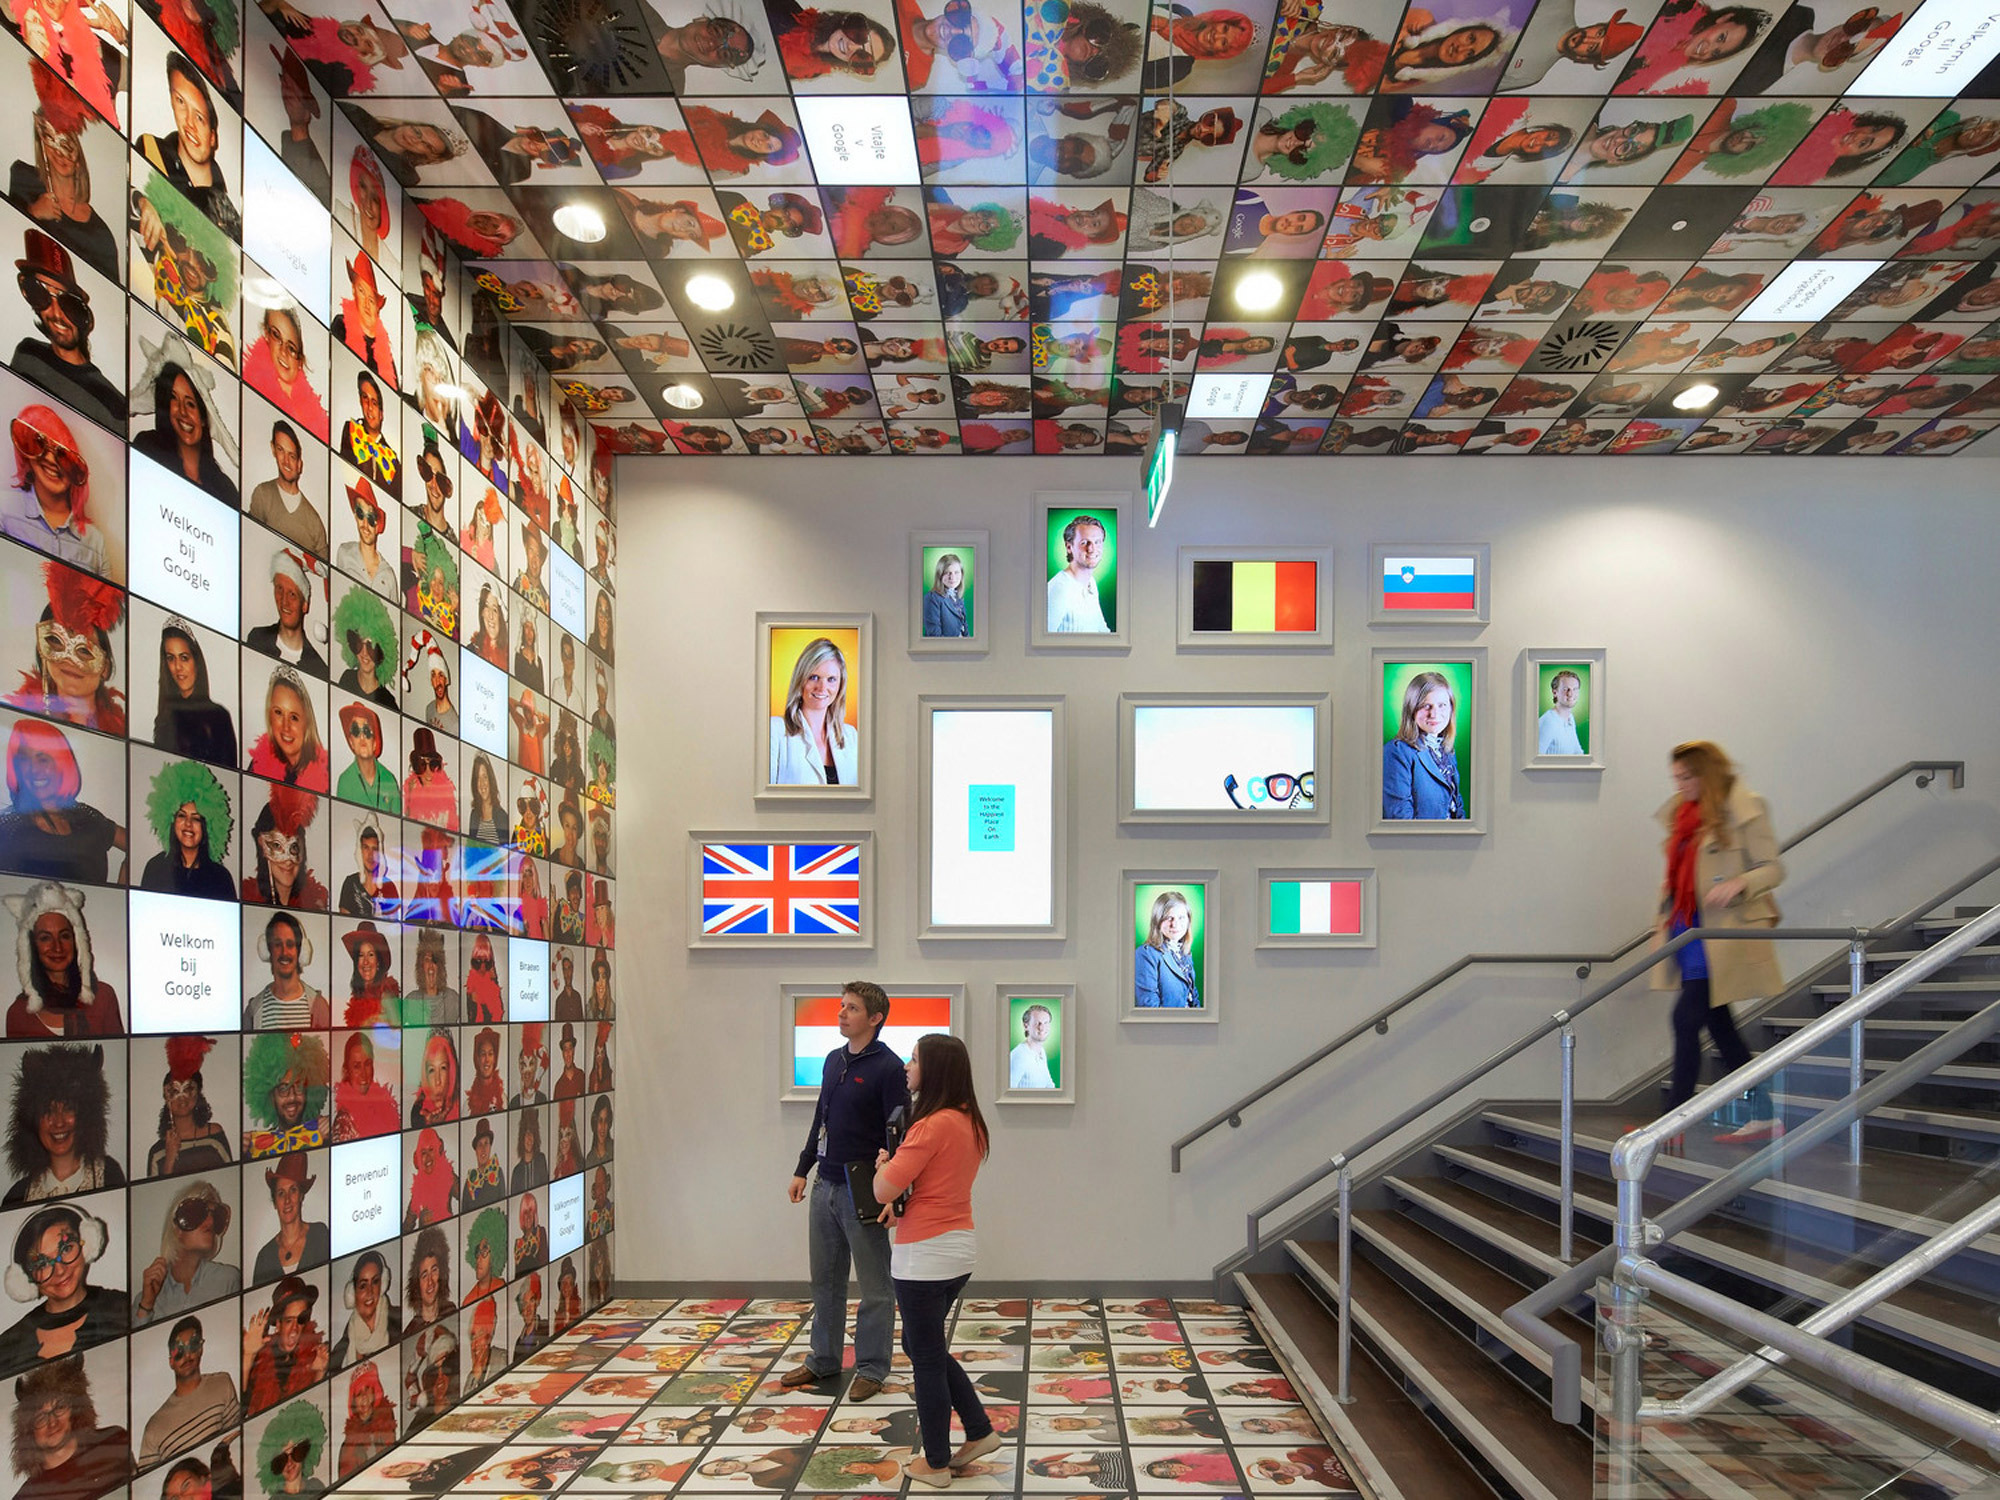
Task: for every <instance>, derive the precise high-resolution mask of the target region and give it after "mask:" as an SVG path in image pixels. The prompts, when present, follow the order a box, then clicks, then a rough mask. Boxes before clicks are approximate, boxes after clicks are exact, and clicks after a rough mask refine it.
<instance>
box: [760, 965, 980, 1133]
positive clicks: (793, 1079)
mask: <svg viewBox="0 0 2000 1500" xmlns="http://www.w3.org/2000/svg"><path fill="white" fill-rule="evenodd" d="M882 990H883V993H885V994H886V995H888V997H889V1021H888V1024H887V1025H885V1026H884V1027H883V1028H882V1036H881V1040H882V1045H883V1046H885V1047H887V1048H889V1050H890V1051H892V1052H894V1053H895V1054H896V1056H898V1057H900V1058H902V1059H903V1060H904V1061H905V1062H908V1061H909V1058H910V1053H911V1051H912V1050H913V1049H914V1048H915V1047H916V1044H917V1038H918V1037H920V1036H922V1035H924V1034H925V1033H926V1032H931V1031H943V1032H947V1033H949V1034H950V1035H952V1036H955V1037H961V1038H962V1037H963V1036H964V1035H965V986H964V985H962V984H885V985H883V986H882ZM842 993H843V991H842V989H841V982H840V981H839V980H837V979H836V980H831V981H829V982H827V983H825V984H782V985H779V986H778V1100H779V1102H780V1103H784V1104H797V1103H811V1102H812V1101H813V1100H815V1099H817V1098H819V1085H820V1073H821V1069H822V1067H823V1066H824V1065H825V1062H826V1055H827V1054H828V1053H829V1052H831V1051H833V1049H834V1048H835V1047H839V1046H843V1045H845V1044H844V1043H843V1042H842V1040H841V1037H840V1033H839V1031H838V1030H837V1029H836V1027H835V1018H836V1017H837V1016H838V1015H839V1013H840V997H841V995H842Z"/></svg>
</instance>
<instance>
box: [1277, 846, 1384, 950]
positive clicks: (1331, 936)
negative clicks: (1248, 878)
mask: <svg viewBox="0 0 2000 1500" xmlns="http://www.w3.org/2000/svg"><path fill="white" fill-rule="evenodd" d="M1281 880H1298V881H1308V880H1331V881H1354V882H1356V883H1358V884H1359V885H1360V887H1361V931H1360V932H1358V933H1352V934H1349V933H1318V932H1273V931H1272V930H1271V887H1272V885H1273V884H1275V883H1276V882H1278V881H1281ZM1378 899H1379V883H1378V882H1377V880H1376V878H1375V867H1374V866H1373V865H1351V866H1344V867H1335V866H1331V865H1315V866H1306V867H1293V866H1286V867H1275V866H1266V867H1265V868H1263V869H1260V870H1259V871H1258V872H1257V946H1258V947H1259V948H1373V947H1375V946H1376V937H1375V932H1376V928H1375V920H1376V911H1377V907H1376V903H1377V900H1378Z"/></svg>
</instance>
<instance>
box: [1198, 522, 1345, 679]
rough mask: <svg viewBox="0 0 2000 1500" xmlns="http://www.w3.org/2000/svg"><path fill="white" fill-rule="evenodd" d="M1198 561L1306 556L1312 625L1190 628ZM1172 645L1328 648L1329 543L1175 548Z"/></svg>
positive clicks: (1228, 648) (1251, 651)
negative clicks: (1304, 627)
mask: <svg viewBox="0 0 2000 1500" xmlns="http://www.w3.org/2000/svg"><path fill="white" fill-rule="evenodd" d="M1199 562H1232V563H1233V562H1309V563H1312V564H1313V565H1314V568H1315V570H1316V576H1315V578H1314V580H1313V616H1314V619H1315V620H1316V621H1317V625H1316V628H1314V629H1312V630H1309V631H1305V630H1268V631H1215V630H1196V629H1195V628H1194V603H1195V601H1194V569H1195V564H1196V563H1199ZM1176 578H1177V583H1176V588H1175V598H1176V606H1175V622H1176V627H1177V630H1178V634H1177V637H1176V645H1177V646H1178V647H1179V648H1180V649H1181V650H1182V651H1214V652H1241V653H1244V654H1246V655H1248V654H1254V653H1259V652H1265V651H1331V650H1332V649H1333V548H1331V547H1213V546H1193V545H1190V546H1185V547H1182V548H1181V549H1180V559H1179V567H1178V570H1177V573H1176Z"/></svg>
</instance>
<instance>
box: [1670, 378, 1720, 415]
mask: <svg viewBox="0 0 2000 1500" xmlns="http://www.w3.org/2000/svg"><path fill="white" fill-rule="evenodd" d="M1721 394H1722V392H1721V390H1720V389H1718V388H1717V387H1715V386H1712V385H1710V384H1709V383H1708V382H1707V381H1705V380H1704V381H1702V382H1701V384H1699V385H1691V386H1689V387H1688V388H1687V389H1686V390H1683V391H1678V392H1676V393H1675V395H1674V410H1675V411H1700V410H1701V409H1702V408H1703V407H1705V406H1713V405H1714V404H1715V398H1716V397H1717V396H1720V395H1721Z"/></svg>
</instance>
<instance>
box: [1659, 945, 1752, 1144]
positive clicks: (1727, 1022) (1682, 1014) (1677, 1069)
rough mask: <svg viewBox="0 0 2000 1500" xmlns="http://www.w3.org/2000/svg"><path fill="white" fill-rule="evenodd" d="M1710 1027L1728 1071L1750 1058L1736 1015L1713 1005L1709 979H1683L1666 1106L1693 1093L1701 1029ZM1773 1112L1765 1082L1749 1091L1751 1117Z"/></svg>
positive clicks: (1697, 1075)
mask: <svg viewBox="0 0 2000 1500" xmlns="http://www.w3.org/2000/svg"><path fill="white" fill-rule="evenodd" d="M1704 1026H1706V1027H1707V1028H1708V1035H1709V1040H1710V1041H1712V1042H1714V1043H1715V1050H1716V1052H1717V1053H1719V1054H1720V1055H1721V1057H1722V1068H1723V1071H1724V1072H1725V1073H1733V1072H1735V1071H1736V1070H1737V1069H1738V1068H1740V1067H1742V1066H1743V1065H1744V1064H1745V1063H1747V1062H1749V1061H1750V1049H1749V1048H1748V1047H1747V1046H1745V1045H1744V1043H1743V1037H1742V1035H1741V1034H1740V1033H1739V1032H1738V1031H1737V1030H1736V1019H1735V1017H1733V1016H1731V1015H1730V1014H1729V1007H1728V1006H1726V1005H1710V1004H1709V1001H1708V981H1707V980H1706V979H1687V980H1683V981H1682V982H1681V994H1680V998H1679V999H1678V1000H1676V1001H1675V1002H1674V1014H1673V1028H1674V1071H1673V1077H1672V1081H1671V1082H1670V1083H1669V1084H1668V1086H1667V1108H1669V1109H1672V1108H1674V1107H1675V1106H1676V1105H1680V1104H1685V1103H1687V1101H1688V1100H1690V1099H1692V1098H1693V1097H1694V1091H1695V1086H1696V1085H1697V1084H1698V1083H1700V1081H1701V1032H1702V1028H1703V1027H1704ZM1772 1114H1773V1107H1772V1104H1771V1096H1770V1094H1769V1092H1767V1091H1766V1089H1765V1088H1764V1086H1763V1085H1762V1084H1758V1085H1757V1086H1756V1087H1755V1088H1753V1089H1752V1090H1751V1091H1750V1117H1751V1118H1752V1119H1755V1120H1768V1119H1769V1118H1771V1115H1772Z"/></svg>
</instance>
